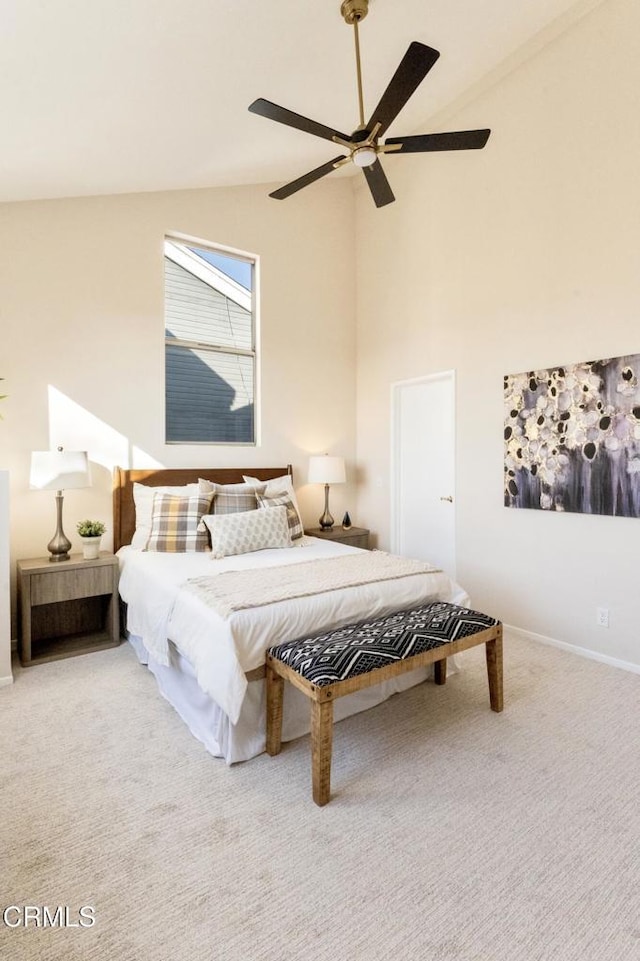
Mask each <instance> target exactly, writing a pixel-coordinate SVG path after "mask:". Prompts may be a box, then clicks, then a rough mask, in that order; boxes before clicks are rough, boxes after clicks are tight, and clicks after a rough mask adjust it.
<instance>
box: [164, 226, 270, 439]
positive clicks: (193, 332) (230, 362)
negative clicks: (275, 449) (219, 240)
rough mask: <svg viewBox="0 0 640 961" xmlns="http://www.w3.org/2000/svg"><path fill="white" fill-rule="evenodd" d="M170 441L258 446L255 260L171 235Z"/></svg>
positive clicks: (167, 283)
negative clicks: (256, 425) (182, 240)
mask: <svg viewBox="0 0 640 961" xmlns="http://www.w3.org/2000/svg"><path fill="white" fill-rule="evenodd" d="M164 261H165V401H166V441H167V443H183V444H197V443H209V444H254V443H255V441H256V438H255V380H256V377H255V370H256V345H255V296H254V295H255V281H254V276H255V262H254V261H253V260H252V259H251V258H249V257H247V258H243V257H237V256H231V255H229V254H228V253H226V252H223V251H220V250H216V249H215V247H213V246H212V247H204V246H202V247H201V246H193V245H187V244H184V243H181V242H180V241H178V240H177V239H172V238H170V237H169V238H166V240H165V247H164Z"/></svg>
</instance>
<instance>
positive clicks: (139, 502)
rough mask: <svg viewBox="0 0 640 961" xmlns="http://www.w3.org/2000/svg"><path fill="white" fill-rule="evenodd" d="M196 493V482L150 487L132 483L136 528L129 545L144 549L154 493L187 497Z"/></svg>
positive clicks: (149, 529)
mask: <svg viewBox="0 0 640 961" xmlns="http://www.w3.org/2000/svg"><path fill="white" fill-rule="evenodd" d="M197 493H198V485H197V484H183V485H182V487H150V486H149V485H148V484H137V483H134V485H133V502H134V504H135V506H136V529H135V533H134V535H133V538H132V539H131V546H132V547H138V548H140V550H144V549H145V547H146V546H147V541H148V540H149V535H150V534H151V515H152V513H153V497H154V494H180V495H182V496H184V497H188V496H190V495H193V494H197Z"/></svg>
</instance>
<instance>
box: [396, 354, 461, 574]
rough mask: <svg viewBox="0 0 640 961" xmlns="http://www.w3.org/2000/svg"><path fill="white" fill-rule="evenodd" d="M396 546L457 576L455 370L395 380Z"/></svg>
mask: <svg viewBox="0 0 640 961" xmlns="http://www.w3.org/2000/svg"><path fill="white" fill-rule="evenodd" d="M391 397H392V401H391V402H392V425H393V428H392V452H391V475H392V487H391V550H392V551H393V552H394V553H395V554H401V555H403V556H404V557H417V558H419V559H421V560H425V561H429V562H430V563H431V564H434V565H435V566H436V567H439V568H441V569H442V570H443V571H446V573H447V574H449V575H450V577H452V578H454V579H455V576H456V555H455V494H454V490H455V375H454V372H453V371H446V372H444V373H441V374H433V375H431V376H429V377H421V378H418V379H416V380H407V381H400V382H399V383H397V384H393V386H392V389H391Z"/></svg>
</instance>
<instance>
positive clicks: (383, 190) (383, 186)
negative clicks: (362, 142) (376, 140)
mask: <svg viewBox="0 0 640 961" xmlns="http://www.w3.org/2000/svg"><path fill="white" fill-rule="evenodd" d="M362 172H363V174H364V175H365V177H366V178H367V183H368V184H369V190H370V191H371V196H372V197H373V199H374V201H375V205H376V207H384V206H385V205H386V204H392V203H393V201H394V200H395V199H396V198H395V197H394V196H393V191H392V189H391V187H390V186H389V181H388V180H387V176H386V174H385V172H384V170H383V169H382V164H381V163H380V161H379V160H376V162H375V163H374V164H371V166H370V167H363V168H362Z"/></svg>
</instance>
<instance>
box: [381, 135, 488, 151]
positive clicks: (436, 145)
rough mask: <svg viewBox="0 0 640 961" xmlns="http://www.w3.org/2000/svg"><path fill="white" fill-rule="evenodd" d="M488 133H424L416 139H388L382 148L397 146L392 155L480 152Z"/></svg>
mask: <svg viewBox="0 0 640 961" xmlns="http://www.w3.org/2000/svg"><path fill="white" fill-rule="evenodd" d="M490 133H491V131H490V130H456V131H452V132H451V133H425V134H422V135H419V136H417V137H389V139H388V140H386V141H385V144H384V146H385V147H386V146H387V145H389V144H398V148H397V149H395V150H394V151H393V153H429V152H431V151H434V150H481V149H482V148H483V147H484V145H485V144H486V142H487V140H488V139H489V134H490ZM383 149H384V148H383Z"/></svg>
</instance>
